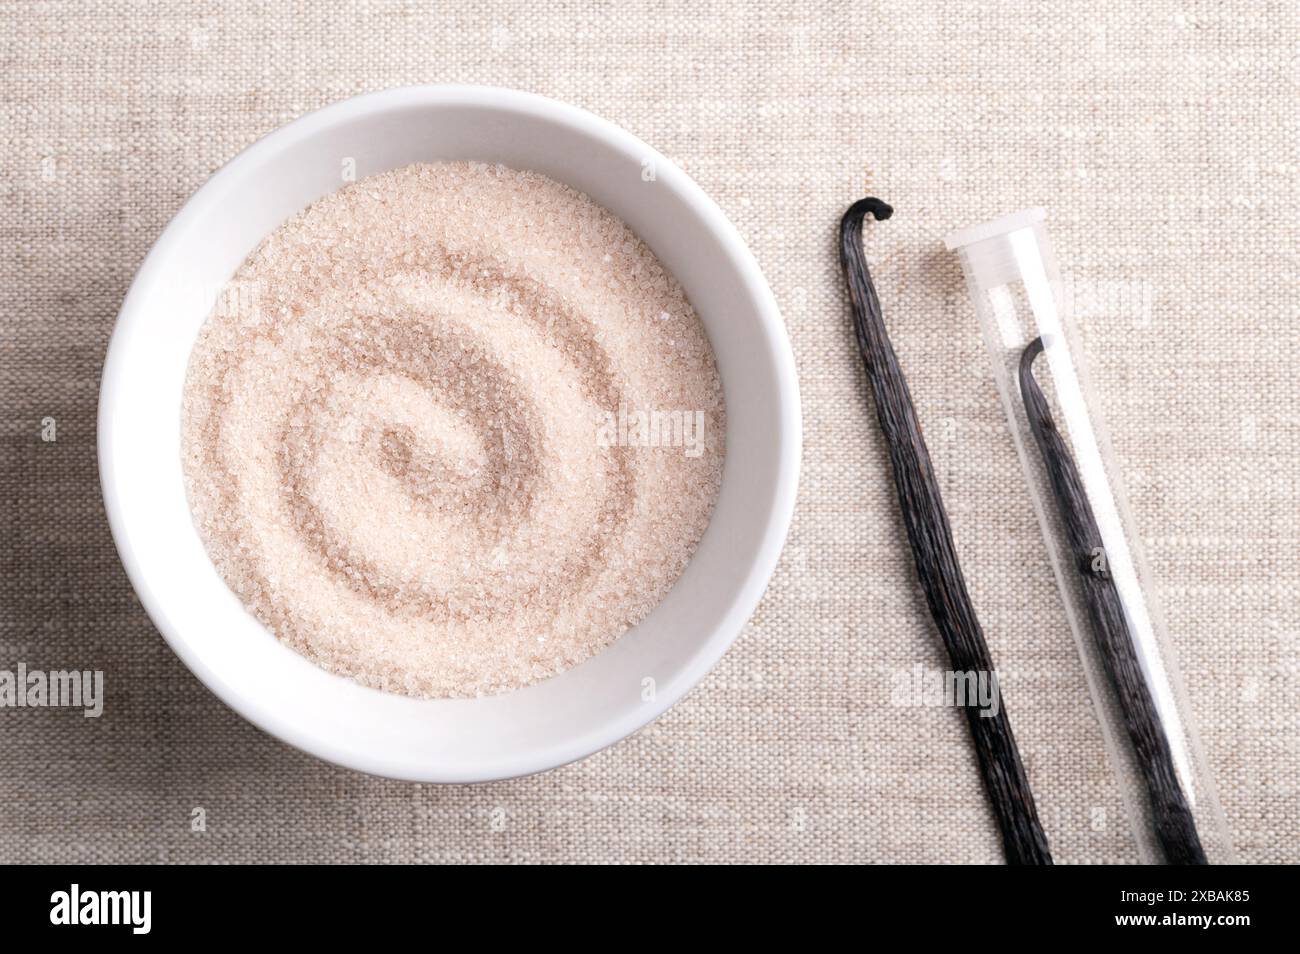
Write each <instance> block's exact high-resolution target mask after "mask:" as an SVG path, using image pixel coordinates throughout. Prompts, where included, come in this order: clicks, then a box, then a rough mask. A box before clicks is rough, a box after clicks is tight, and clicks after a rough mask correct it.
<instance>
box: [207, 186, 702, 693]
mask: <svg viewBox="0 0 1300 954" xmlns="http://www.w3.org/2000/svg"><path fill="white" fill-rule="evenodd" d="M229 291H230V293H229V294H227V295H225V296H224V297H223V299H222V301H221V302H220V303H219V306H218V307H217V308H216V309H215V310H214V311H213V313H212V315H211V316H210V317H209V318H208V320H207V322H206V323H205V324H204V326H203V328H202V330H201V332H200V334H199V337H198V340H197V342H196V344H195V347H194V351H193V354H192V355H191V358H190V365H189V369H188V372H187V377H186V384H185V395H184V402H183V408H182V437H183V449H182V453H183V457H184V460H183V463H184V469H185V478H186V490H187V493H188V495H189V500H190V505H191V508H192V510H193V513H194V520H195V524H196V526H197V528H198V530H199V533H200V536H201V537H202V539H203V541H204V544H205V546H206V547H207V550H208V553H209V555H210V556H211V557H212V560H213V562H214V563H215V565H216V567H217V570H218V572H219V573H220V574H221V576H222V578H223V579H224V580H225V581H226V583H227V584H228V585H229V586H230V587H231V589H232V590H233V591H234V592H235V593H236V594H237V595H238V596H239V597H240V598H241V599H242V600H243V602H244V604H245V605H246V606H247V607H248V609H249V610H250V611H251V612H252V613H253V614H254V615H255V616H256V617H257V618H258V619H259V620H261V621H262V623H263V624H264V625H266V626H267V628H268V629H270V630H271V631H272V632H273V633H274V634H275V635H276V636H277V637H279V638H280V639H281V640H283V641H284V642H285V643H287V644H288V645H289V646H291V647H293V648H294V649H295V650H297V651H298V652H300V653H302V654H303V655H305V656H307V657H308V658H310V659H312V660H314V661H315V662H316V663H317V664H319V665H321V666H322V667H324V668H326V669H328V670H330V671H332V672H335V673H339V674H341V675H345V676H349V677H351V678H353V679H355V680H357V681H358V682H360V683H363V684H365V685H369V686H374V687H376V688H379V689H384V690H388V691H392V692H399V693H405V694H408V695H412V696H421V697H454V696H476V695H486V694H493V693H500V692H506V691H510V690H512V689H516V688H519V687H521V686H525V685H528V684H530V683H534V682H537V681H539V680H542V679H546V678H549V677H551V676H554V675H556V674H558V673H560V672H563V671H564V670H565V669H568V668H570V667H572V666H574V665H576V664H578V663H580V662H582V661H583V660H585V659H587V658H589V657H591V656H592V655H593V654H595V653H597V652H599V651H600V650H601V649H603V648H605V647H606V646H608V645H609V644H610V643H612V642H613V641H614V640H616V639H617V638H618V637H619V636H620V635H621V634H622V633H624V632H626V630H627V629H628V628H629V627H630V626H632V625H634V624H635V623H637V622H638V621H639V620H641V619H642V618H644V617H645V616H646V614H648V613H649V612H650V611H651V610H652V609H653V608H654V607H655V606H656V605H657V604H658V603H659V601H660V600H662V598H663V597H664V595H665V594H666V593H667V591H668V589H669V588H670V587H671V586H672V584H673V583H674V582H675V581H676V579H677V578H678V577H679V576H680V575H681V572H682V570H683V569H684V568H685V566H686V562H687V560H688V559H689V558H690V556H691V554H692V553H693V552H694V550H695V548H696V546H697V544H698V543H699V540H700V538H701V536H702V535H703V533H704V530H705V527H706V526H707V524H708V520H709V515H710V513H711V511H712V508H713V503H714V501H715V499H716V497H717V493H718V489H719V486H720V484H721V474H722V459H723V452H724V448H725V437H724V428H725V411H724V406H723V399H722V388H721V384H720V382H719V379H718V373H717V368H716V365H715V363H714V358H713V352H712V349H711V347H710V345H709V341H708V338H707V336H706V335H705V332H704V328H703V325H702V324H701V322H700V320H699V317H698V316H697V315H696V313H695V311H694V309H693V308H692V307H691V304H690V302H689V301H688V300H687V298H686V296H685V294H684V293H683V291H682V289H681V287H680V285H679V284H678V283H677V281H676V280H675V279H674V278H673V277H672V275H670V274H669V273H668V272H667V271H666V270H665V269H664V267H663V266H662V265H661V264H660V262H659V261H658V260H657V259H656V258H655V256H654V255H653V254H652V253H651V251H650V250H649V248H647V247H646V245H645V244H644V243H643V242H642V241H641V240H640V239H638V238H637V237H636V236H635V235H634V234H633V233H632V232H631V231H630V230H629V229H628V228H627V226H626V225H624V224H623V223H622V222H620V221H619V220H618V219H617V218H615V217H614V216H613V215H612V214H611V213H610V212H608V211H607V210H605V209H603V208H601V207H600V206H598V205H596V204H595V203H593V202H592V201H591V200H590V199H588V198H587V197H586V196H584V195H581V194H579V193H577V192H574V191H573V190H572V189H569V188H567V187H565V186H563V185H560V184H559V183H556V182H554V181H552V180H550V179H547V178H545V177H544V176H541V175H538V174H536V173H532V172H522V171H517V170H514V169H508V168H506V167H503V166H489V165H483V164H478V163H439V164H431V165H414V166H408V167H406V168H404V169H399V170H396V171H393V172H388V173H384V174H382V175H377V176H372V177H369V178H366V179H363V180H361V181H359V182H357V183H354V184H353V185H351V186H349V187H347V188H344V189H342V190H340V191H338V192H335V193H333V194H331V195H329V196H326V197H325V198H323V199H321V200H320V201H318V202H316V203H315V204H314V205H312V206H311V207H309V208H308V209H306V210H305V211H304V212H302V213H300V214H299V215H297V216H295V217H294V218H292V219H290V220H289V221H288V222H286V223H285V224H284V225H282V226H281V227H280V228H279V229H277V230H276V231H275V232H274V233H272V234H271V235H270V236H269V237H268V238H267V239H266V240H265V241H264V242H263V243H262V244H261V245H260V246H259V247H258V249H257V250H256V251H255V252H254V253H253V254H252V255H251V256H250V257H249V258H248V260H247V261H246V262H245V263H244V264H243V266H242V267H241V268H240V269H239V271H238V272H237V273H236V275H235V277H234V280H233V281H232V283H231V285H230V289H229ZM629 420H630V421H631V422H632V424H633V425H634V426H629V424H628V422H629ZM683 421H685V422H686V424H687V426H686V427H683V426H682V422H683ZM693 422H699V424H700V425H702V426H698V427H697V426H693ZM611 435H612V439H611ZM683 435H685V438H686V440H687V441H688V442H693V443H691V444H690V446H688V447H684V446H682V443H683V441H682V438H683Z"/></svg>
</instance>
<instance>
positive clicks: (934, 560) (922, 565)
mask: <svg viewBox="0 0 1300 954" xmlns="http://www.w3.org/2000/svg"><path fill="white" fill-rule="evenodd" d="M893 211H894V210H893V209H892V208H890V207H889V206H888V205H886V204H885V203H884V202H882V201H880V200H879V199H873V198H866V199H860V200H859V201H857V202H855V203H854V204H853V205H852V206H851V207H850V208H849V210H848V211H847V212H845V213H844V218H843V219H842V220H841V222H840V264H841V265H842V266H843V268H844V278H845V281H846V282H847V283H848V288H849V299H850V301H851V303H852V306H853V326H854V329H855V330H856V332H857V339H858V348H859V349H860V350H861V352H862V360H863V363H864V364H865V366H866V371H867V378H868V379H869V380H870V382H871V390H872V393H873V394H874V395H875V402H876V414H877V416H878V418H879V420H880V429H881V430H882V431H883V432H884V435H885V440H886V442H887V443H888V445H889V459H890V462H891V463H892V464H893V468H894V483H895V484H896V486H897V488H898V502H899V506H900V507H901V508H902V511H903V521H904V523H905V524H906V526H907V536H908V540H909V541H910V542H911V545H912V555H913V557H914V558H915V560H916V570H917V575H918V577H919V578H920V582H921V587H922V588H923V589H924V591H925V598H926V601H927V602H928V603H929V605H930V614H931V615H932V616H933V617H934V621H935V624H936V625H937V626H938V628H939V634H940V635H941V636H942V637H943V641H944V644H945V645H946V646H947V648H948V655H949V658H950V659H951V660H952V667H953V670H954V671H955V672H960V673H986V674H989V676H990V677H991V674H992V673H993V672H994V669H993V660H992V658H991V657H990V656H989V649H988V645H987V644H986V643H985V642H984V633H983V631H982V630H981V629H980V624H979V619H978V618H977V617H976V615H975V607H974V606H973V605H972V604H971V599H970V595H969V594H968V593H967V592H966V581H965V579H964V578H963V576H962V572H961V567H960V565H959V564H958V562H957V550H956V547H955V546H954V544H953V539H952V530H951V529H950V527H949V526H948V515H947V513H946V511H945V510H944V508H943V499H942V497H941V496H940V494H939V485H938V483H936V481H935V479H934V468H933V466H932V465H931V463H930V453H929V451H928V450H927V449H926V446H925V439H924V438H923V437H922V435H921V425H920V422H919V421H918V420H917V417H916V409H915V408H914V407H913V406H912V397H911V393H910V392H909V391H908V388H907V381H906V380H905V379H904V378H903V372H902V369H900V368H899V366H898V358H897V357H895V355H894V349H893V346H892V345H891V344H890V342H889V336H888V334H887V333H886V332H885V325H884V320H883V318H882V316H881V313H880V301H879V300H878V299H877V297H876V290H875V287H874V286H873V285H872V282H871V273H870V272H869V271H868V270H867V261H866V256H865V254H864V253H863V250H862V221H863V219H864V217H865V216H866V215H867V214H868V213H870V214H871V215H872V216H874V217H875V218H877V219H887V218H889V217H890V216H891V215H893ZM999 701H1000V700H999ZM963 708H964V709H965V712H966V721H967V723H968V725H969V726H970V733H971V738H972V740H973V741H974V743H975V751H976V753H977V754H978V756H979V763H980V771H981V774H982V775H983V778H984V787H985V789H986V791H987V792H988V797H989V801H990V802H991V803H992V807H993V811H994V814H995V815H996V816H997V820H998V825H999V826H1000V827H1001V829H1002V847H1003V851H1004V852H1005V854H1006V858H1007V861H1008V862H1009V863H1011V864H1051V863H1052V856H1051V853H1050V852H1049V850H1048V847H1047V836H1046V835H1045V834H1044V833H1043V827H1042V825H1041V823H1040V822H1039V820H1038V811H1037V809H1036V808H1035V806H1034V796H1033V793H1032V792H1031V791H1030V789H1029V780H1028V779H1027V778H1026V776H1025V768H1024V765H1023V764H1022V763H1021V761H1020V751H1019V750H1018V749H1017V748H1016V740H1015V736H1014V735H1012V732H1011V722H1010V720H1009V719H1008V718H1007V714H1006V709H1005V708H1004V707H1001V706H999V707H997V708H996V709H994V708H992V707H988V708H981V707H980V706H979V705H978V704H972V700H969V699H967V700H965V705H964V706H963Z"/></svg>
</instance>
